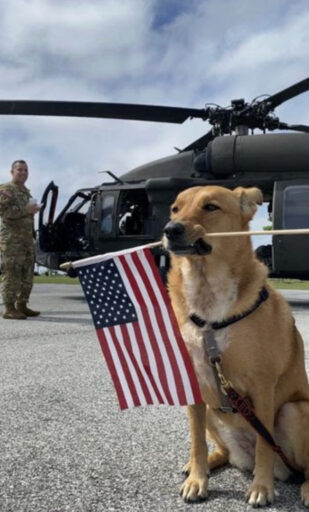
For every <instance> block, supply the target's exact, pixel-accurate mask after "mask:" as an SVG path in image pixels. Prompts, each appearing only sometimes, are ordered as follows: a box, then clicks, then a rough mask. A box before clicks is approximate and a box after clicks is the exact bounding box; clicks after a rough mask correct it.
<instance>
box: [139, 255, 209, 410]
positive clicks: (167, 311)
mask: <svg viewBox="0 0 309 512" xmlns="http://www.w3.org/2000/svg"><path fill="white" fill-rule="evenodd" d="M140 253H141V258H142V262H143V265H144V266H145V268H146V269H147V275H149V276H151V275H153V276H154V279H151V284H152V286H153V288H154V291H155V295H156V296H157V297H158V298H159V302H160V306H161V310H162V313H163V316H164V322H165V324H166V326H167V329H168V332H169V333H172V334H173V336H172V338H171V341H172V342H173V347H174V349H175V354H176V358H177V362H178V365H179V368H180V369H181V375H182V377H183V379H184V384H185V391H186V395H187V403H188V404H192V403H200V402H202V401H203V400H202V396H201V392H200V388H199V384H198V380H197V377H196V374H195V371H194V367H193V363H192V361H191V358H190V355H189V353H188V350H187V348H186V345H185V342H184V340H183V338H182V336H181V333H180V330H179V327H178V322H177V320H176V316H175V313H174V310H173V307H172V304H171V302H170V300H169V297H168V296H167V291H166V288H165V286H164V284H163V281H162V279H161V276H160V272H159V270H158V268H157V266H156V264H155V262H154V259H153V257H152V254H151V251H150V250H149V249H146V250H145V251H143V252H142V251H140ZM148 266H149V267H150V268H149V271H148V268H147V267H148ZM150 269H151V270H150Z"/></svg>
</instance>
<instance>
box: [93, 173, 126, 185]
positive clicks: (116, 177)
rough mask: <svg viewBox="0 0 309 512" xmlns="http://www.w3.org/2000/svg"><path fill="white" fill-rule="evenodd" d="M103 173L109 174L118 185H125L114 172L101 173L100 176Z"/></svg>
mask: <svg viewBox="0 0 309 512" xmlns="http://www.w3.org/2000/svg"><path fill="white" fill-rule="evenodd" d="M102 172H106V173H107V174H109V175H110V176H111V177H112V178H113V179H114V180H115V181H117V182H118V183H121V184H122V185H123V181H122V180H121V179H120V178H118V176H116V175H115V174H114V173H113V172H112V171H99V174H101V173H102Z"/></svg>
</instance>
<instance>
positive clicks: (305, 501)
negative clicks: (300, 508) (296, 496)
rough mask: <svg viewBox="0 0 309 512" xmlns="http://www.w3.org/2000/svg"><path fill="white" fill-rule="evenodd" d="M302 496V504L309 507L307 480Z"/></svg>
mask: <svg viewBox="0 0 309 512" xmlns="http://www.w3.org/2000/svg"><path fill="white" fill-rule="evenodd" d="M300 496H301V501H302V504H303V505H305V507H309V480H307V481H306V482H305V483H303V485H302V486H301V488H300Z"/></svg>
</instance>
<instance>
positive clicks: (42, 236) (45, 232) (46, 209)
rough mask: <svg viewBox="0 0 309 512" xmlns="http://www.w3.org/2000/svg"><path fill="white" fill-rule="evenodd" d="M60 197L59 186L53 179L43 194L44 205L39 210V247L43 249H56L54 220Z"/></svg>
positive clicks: (42, 201)
mask: <svg viewBox="0 0 309 512" xmlns="http://www.w3.org/2000/svg"><path fill="white" fill-rule="evenodd" d="M57 198H58V187H57V185H55V183H54V182H53V181H51V182H50V183H49V184H48V185H47V187H46V189H45V191H44V193H43V196H42V199H41V203H42V207H41V209H40V212H39V222H38V232H39V247H40V249H41V250H42V251H49V250H53V249H54V243H55V240H54V237H53V236H52V234H53V233H52V232H53V222H54V216H55V210H56V204H57Z"/></svg>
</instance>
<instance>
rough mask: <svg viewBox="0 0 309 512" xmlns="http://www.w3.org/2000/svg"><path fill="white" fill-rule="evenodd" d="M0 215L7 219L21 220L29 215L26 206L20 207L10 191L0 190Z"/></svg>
mask: <svg viewBox="0 0 309 512" xmlns="http://www.w3.org/2000/svg"><path fill="white" fill-rule="evenodd" d="M0 215H1V217H6V218H9V219H21V218H22V217H25V216H26V215H29V213H28V211H27V207H26V206H21V205H20V204H18V202H17V201H16V200H15V198H14V194H13V192H12V191H11V190H9V189H6V188H2V189H0Z"/></svg>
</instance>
